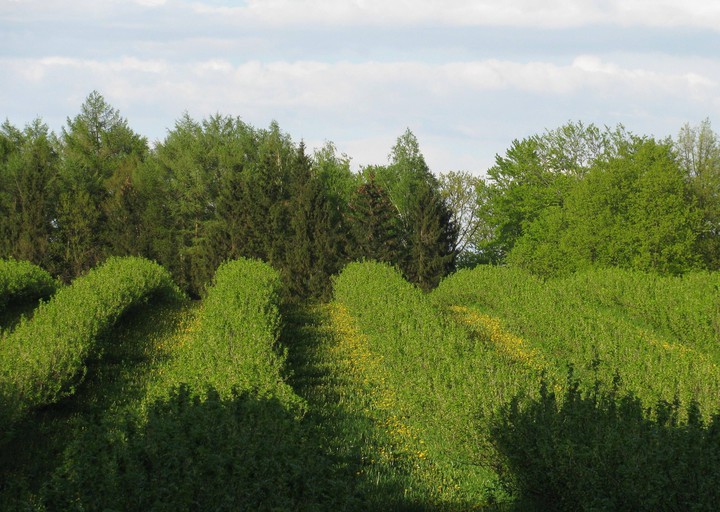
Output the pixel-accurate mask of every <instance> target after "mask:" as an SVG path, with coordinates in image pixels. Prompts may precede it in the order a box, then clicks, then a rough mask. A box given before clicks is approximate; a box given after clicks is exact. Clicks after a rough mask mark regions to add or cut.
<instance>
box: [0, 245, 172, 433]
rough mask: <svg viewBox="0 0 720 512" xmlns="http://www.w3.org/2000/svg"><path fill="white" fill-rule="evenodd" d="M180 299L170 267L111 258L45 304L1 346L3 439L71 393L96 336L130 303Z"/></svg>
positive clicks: (93, 350)
mask: <svg viewBox="0 0 720 512" xmlns="http://www.w3.org/2000/svg"><path fill="white" fill-rule="evenodd" d="M158 294H162V295H163V296H164V297H179V296H180V294H181V292H180V290H178V289H177V287H176V286H175V284H174V283H173V282H172V279H171V278H170V276H169V274H168V273H167V271H165V270H164V269H163V268H162V267H160V266H159V265H157V264H155V263H152V262H149V261H147V260H142V259H138V258H132V257H130V258H125V259H117V258H113V259H109V260H108V261H106V262H105V263H104V264H103V265H102V266H101V267H98V268H97V269H94V270H93V271H92V272H89V273H88V274H87V275H85V276H83V277H81V278H78V279H77V280H75V281H74V282H73V284H72V286H69V287H67V288H63V289H62V290H60V291H58V292H57V294H55V296H53V298H52V299H51V300H50V301H49V302H46V303H43V304H41V305H40V306H39V307H38V309H37V311H36V312H35V314H34V316H33V318H32V320H30V321H27V320H24V321H21V322H20V324H19V325H18V326H17V327H16V328H15V329H14V330H13V331H12V332H11V333H9V334H8V335H7V337H5V338H4V339H2V345H0V418H2V420H1V421H2V422H1V423H0V428H1V429H2V430H0V436H2V437H0V440H4V439H5V438H6V437H9V436H10V434H11V433H12V432H11V427H12V425H13V423H14V422H16V421H18V420H19V419H20V418H22V417H23V416H24V415H25V414H27V412H28V410H29V409H31V408H36V407H39V406H43V405H48V404H51V403H55V402H57V401H59V400H60V399H61V398H62V397H63V396H66V395H69V394H73V393H74V391H75V387H76V386H77V385H78V384H79V383H80V382H82V380H83V379H84V377H85V374H86V371H87V364H88V360H89V359H90V358H93V357H97V356H98V354H99V353H100V352H101V351H102V346H100V345H99V344H98V340H99V338H100V336H101V334H102V333H103V331H106V330H108V329H110V328H111V327H112V326H113V324H115V322H117V320H118V318H120V316H121V315H123V314H124V313H125V312H127V310H128V309H130V308H131V307H137V305H138V303H141V302H142V301H144V300H147V299H148V297H150V296H152V295H158Z"/></svg>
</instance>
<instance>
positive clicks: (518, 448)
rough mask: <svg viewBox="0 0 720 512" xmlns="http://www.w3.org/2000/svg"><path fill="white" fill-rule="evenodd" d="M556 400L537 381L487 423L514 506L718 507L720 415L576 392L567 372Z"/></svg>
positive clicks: (605, 393) (615, 392)
mask: <svg viewBox="0 0 720 512" xmlns="http://www.w3.org/2000/svg"><path fill="white" fill-rule="evenodd" d="M568 380H569V385H568V388H567V391H566V392H565V394H564V396H563V397H562V399H558V398H557V397H556V395H555V394H554V393H553V392H551V391H549V390H548V386H547V383H545V382H543V383H542V384H541V390H540V396H539V398H537V399H533V400H529V399H528V400H523V399H521V398H519V397H516V398H515V399H513V400H512V401H511V402H510V403H509V404H508V405H506V406H505V407H503V408H502V410H501V411H500V414H499V415H498V416H497V417H496V419H495V420H494V422H493V425H492V428H491V436H492V441H493V444H494V446H495V448H496V449H497V452H498V454H499V460H498V464H497V465H498V468H497V469H498V471H499V473H500V475H501V480H502V482H503V483H504V484H505V485H506V486H507V487H509V490H510V492H512V493H514V494H516V495H517V496H518V497H519V500H520V505H521V506H525V507H528V508H537V509H540V510H573V511H576V510H613V511H615V510H633V511H641V510H653V511H657V510H713V511H714V510H717V507H718V503H720V415H718V414H716V415H714V416H713V417H712V419H711V420H710V421H709V422H707V423H705V422H703V420H702V418H701V415H700V411H699V409H698V407H697V405H696V404H690V405H689V406H688V408H687V411H686V414H682V417H681V412H682V411H681V407H680V405H679V403H678V402H677V401H676V402H675V403H667V402H661V403H658V404H657V406H656V407H655V408H653V409H644V408H643V406H642V404H641V403H640V401H639V400H638V399H637V398H636V397H635V396H633V395H632V394H624V395H620V393H619V392H618V390H617V386H614V387H613V389H610V390H605V391H602V390H601V389H600V385H599V384H596V385H595V387H594V389H593V390H591V391H589V392H586V393H581V392H580V390H579V387H578V382H577V380H575V379H574V378H573V375H572V372H570V376H569V379H568Z"/></svg>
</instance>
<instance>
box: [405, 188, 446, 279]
mask: <svg viewBox="0 0 720 512" xmlns="http://www.w3.org/2000/svg"><path fill="white" fill-rule="evenodd" d="M405 224H406V233H407V235H406V236H407V239H406V243H407V254H406V257H405V259H404V261H403V262H402V263H403V264H402V268H403V271H404V272H405V276H406V277H407V278H408V279H409V280H410V281H411V282H413V283H416V284H417V285H418V286H419V287H420V288H422V289H423V290H425V291H429V290H431V289H433V288H435V287H436V286H437V285H438V283H440V280H441V279H442V278H443V277H445V276H446V275H447V274H449V273H450V272H451V271H453V270H454V269H455V257H456V252H455V246H456V244H457V233H458V228H457V226H456V225H455V223H454V222H453V219H452V212H451V211H450V209H449V208H448V206H447V204H446V203H445V200H444V199H443V198H442V197H441V195H440V193H439V192H438V190H437V183H436V182H435V180H434V179H433V180H430V181H428V182H427V183H424V184H422V185H419V186H418V189H417V190H416V195H415V196H414V197H413V198H412V202H411V208H410V211H409V212H408V216H407V218H406V219H405Z"/></svg>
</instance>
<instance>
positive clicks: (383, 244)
mask: <svg viewBox="0 0 720 512" xmlns="http://www.w3.org/2000/svg"><path fill="white" fill-rule="evenodd" d="M348 224H349V226H350V235H351V237H352V243H351V247H352V249H353V253H352V254H351V256H352V257H353V258H354V259H356V260H359V259H362V258H368V259H373V260H377V261H384V262H386V263H390V264H392V265H399V264H400V262H401V261H402V252H403V247H402V241H403V238H402V224H401V218H400V214H399V212H398V210H397V208H395V206H394V205H393V204H392V203H391V202H390V198H389V197H388V195H387V193H386V192H385V189H383V188H382V187H381V186H380V185H378V184H377V182H376V181H375V174H374V173H372V172H368V173H367V174H366V181H365V183H363V184H362V185H360V186H359V187H358V188H357V189H356V190H355V191H354V193H353V195H352V196H351V198H350V203H349V212H348Z"/></svg>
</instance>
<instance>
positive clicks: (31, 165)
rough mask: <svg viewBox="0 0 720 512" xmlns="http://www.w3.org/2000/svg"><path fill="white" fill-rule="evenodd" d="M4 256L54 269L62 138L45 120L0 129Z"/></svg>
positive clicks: (1, 254) (0, 234)
mask: <svg viewBox="0 0 720 512" xmlns="http://www.w3.org/2000/svg"><path fill="white" fill-rule="evenodd" d="M0 141H1V142H0V239H1V240H2V241H1V242H0V257H9V256H11V257H14V258H16V259H21V260H28V261H32V262H33V263H36V264H38V265H41V266H43V267H46V268H51V266H52V265H51V261H50V254H49V247H50V240H51V236H52V230H53V227H52V222H53V218H54V209H55V202H56V197H55V195H56V191H55V183H56V179H57V172H58V154H57V151H56V146H57V141H56V140H55V138H54V137H53V136H52V135H51V134H50V133H49V131H48V127H47V125H45V124H43V123H42V122H41V121H40V120H39V119H37V120H35V121H34V122H33V123H31V124H29V125H27V126H26V127H25V129H24V130H23V131H22V132H21V131H20V130H18V129H16V128H15V127H13V126H12V125H10V124H9V123H8V122H5V123H4V124H3V125H2V128H0Z"/></svg>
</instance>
